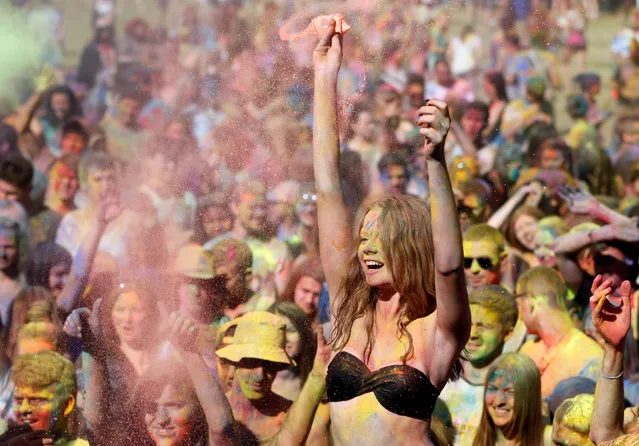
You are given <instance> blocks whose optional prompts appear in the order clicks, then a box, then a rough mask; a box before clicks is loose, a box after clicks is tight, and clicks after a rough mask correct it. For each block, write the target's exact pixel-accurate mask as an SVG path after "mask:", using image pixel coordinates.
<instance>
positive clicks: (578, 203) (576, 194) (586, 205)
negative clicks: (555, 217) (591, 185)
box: [559, 186, 598, 214]
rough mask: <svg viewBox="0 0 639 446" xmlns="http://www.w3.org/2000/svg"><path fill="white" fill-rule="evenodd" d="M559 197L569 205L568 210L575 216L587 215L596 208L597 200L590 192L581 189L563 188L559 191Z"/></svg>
mask: <svg viewBox="0 0 639 446" xmlns="http://www.w3.org/2000/svg"><path fill="white" fill-rule="evenodd" d="M559 196H560V197H561V198H562V199H563V200H564V201H565V202H566V203H567V204H568V209H570V212H572V213H573V214H587V213H589V212H590V211H592V209H594V207H595V206H597V203H598V202H597V199H596V198H595V197H593V196H592V195H591V194H590V192H588V191H585V190H583V189H581V188H579V187H565V186H564V187H562V188H561V189H560V190H559Z"/></svg>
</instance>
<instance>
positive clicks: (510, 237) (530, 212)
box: [505, 206, 545, 252]
mask: <svg viewBox="0 0 639 446" xmlns="http://www.w3.org/2000/svg"><path fill="white" fill-rule="evenodd" d="M524 215H527V216H529V217H532V218H534V219H535V220H536V221H539V220H541V219H542V218H544V216H545V215H544V213H543V212H542V211H540V210H539V209H538V208H534V207H532V206H521V207H520V208H518V209H517V210H516V211H515V212H513V214H512V215H511V216H510V219H509V220H508V226H507V227H506V232H505V239H506V242H508V244H509V245H510V246H512V247H513V248H516V249H518V250H520V251H523V252H529V250H528V248H526V247H525V246H524V245H522V244H521V242H520V241H519V240H518V239H517V236H516V235H515V223H517V220H519V218H520V217H522V216H524Z"/></svg>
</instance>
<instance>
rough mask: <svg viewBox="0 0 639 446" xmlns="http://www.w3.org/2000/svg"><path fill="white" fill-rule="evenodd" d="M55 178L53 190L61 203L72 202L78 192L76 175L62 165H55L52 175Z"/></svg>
mask: <svg viewBox="0 0 639 446" xmlns="http://www.w3.org/2000/svg"><path fill="white" fill-rule="evenodd" d="M52 176H53V177H54V178H55V180H54V184H53V190H54V191H55V193H56V194H57V195H58V197H59V198H60V199H61V200H63V201H72V200H73V198H74V197H75V194H76V192H78V174H77V173H76V172H74V171H73V170H71V169H69V168H68V167H67V166H65V165H64V164H60V163H58V164H56V167H55V171H54V172H53V173H52Z"/></svg>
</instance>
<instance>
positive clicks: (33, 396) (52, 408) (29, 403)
mask: <svg viewBox="0 0 639 446" xmlns="http://www.w3.org/2000/svg"><path fill="white" fill-rule="evenodd" d="M67 401H68V400H64V401H61V398H59V397H56V395H55V393H54V389H53V386H50V387H49V388H38V387H31V386H16V388H15V391H14V394H13V410H14V413H15V416H16V421H17V422H18V424H28V425H29V426H31V428H32V429H33V430H45V431H54V430H55V427H56V424H57V422H58V420H59V419H60V418H61V416H62V415H63V413H64V409H65V406H66V403H67Z"/></svg>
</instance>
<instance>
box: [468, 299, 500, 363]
mask: <svg viewBox="0 0 639 446" xmlns="http://www.w3.org/2000/svg"><path fill="white" fill-rule="evenodd" d="M470 314H471V320H472V325H471V329H470V338H469V339H468V343H467V344H466V349H467V350H468V356H469V358H470V362H471V364H472V365H473V367H476V368H482V367H485V366H487V365H488V364H490V363H491V362H492V361H493V360H494V359H495V358H496V357H497V356H499V355H500V354H501V351H502V348H503V346H504V341H505V340H506V335H507V334H508V332H507V331H506V330H505V329H504V328H503V326H502V324H501V321H500V320H499V315H498V314H497V313H496V312H495V311H493V310H490V309H488V308H486V307H484V306H482V305H477V304H472V305H471V306H470Z"/></svg>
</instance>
